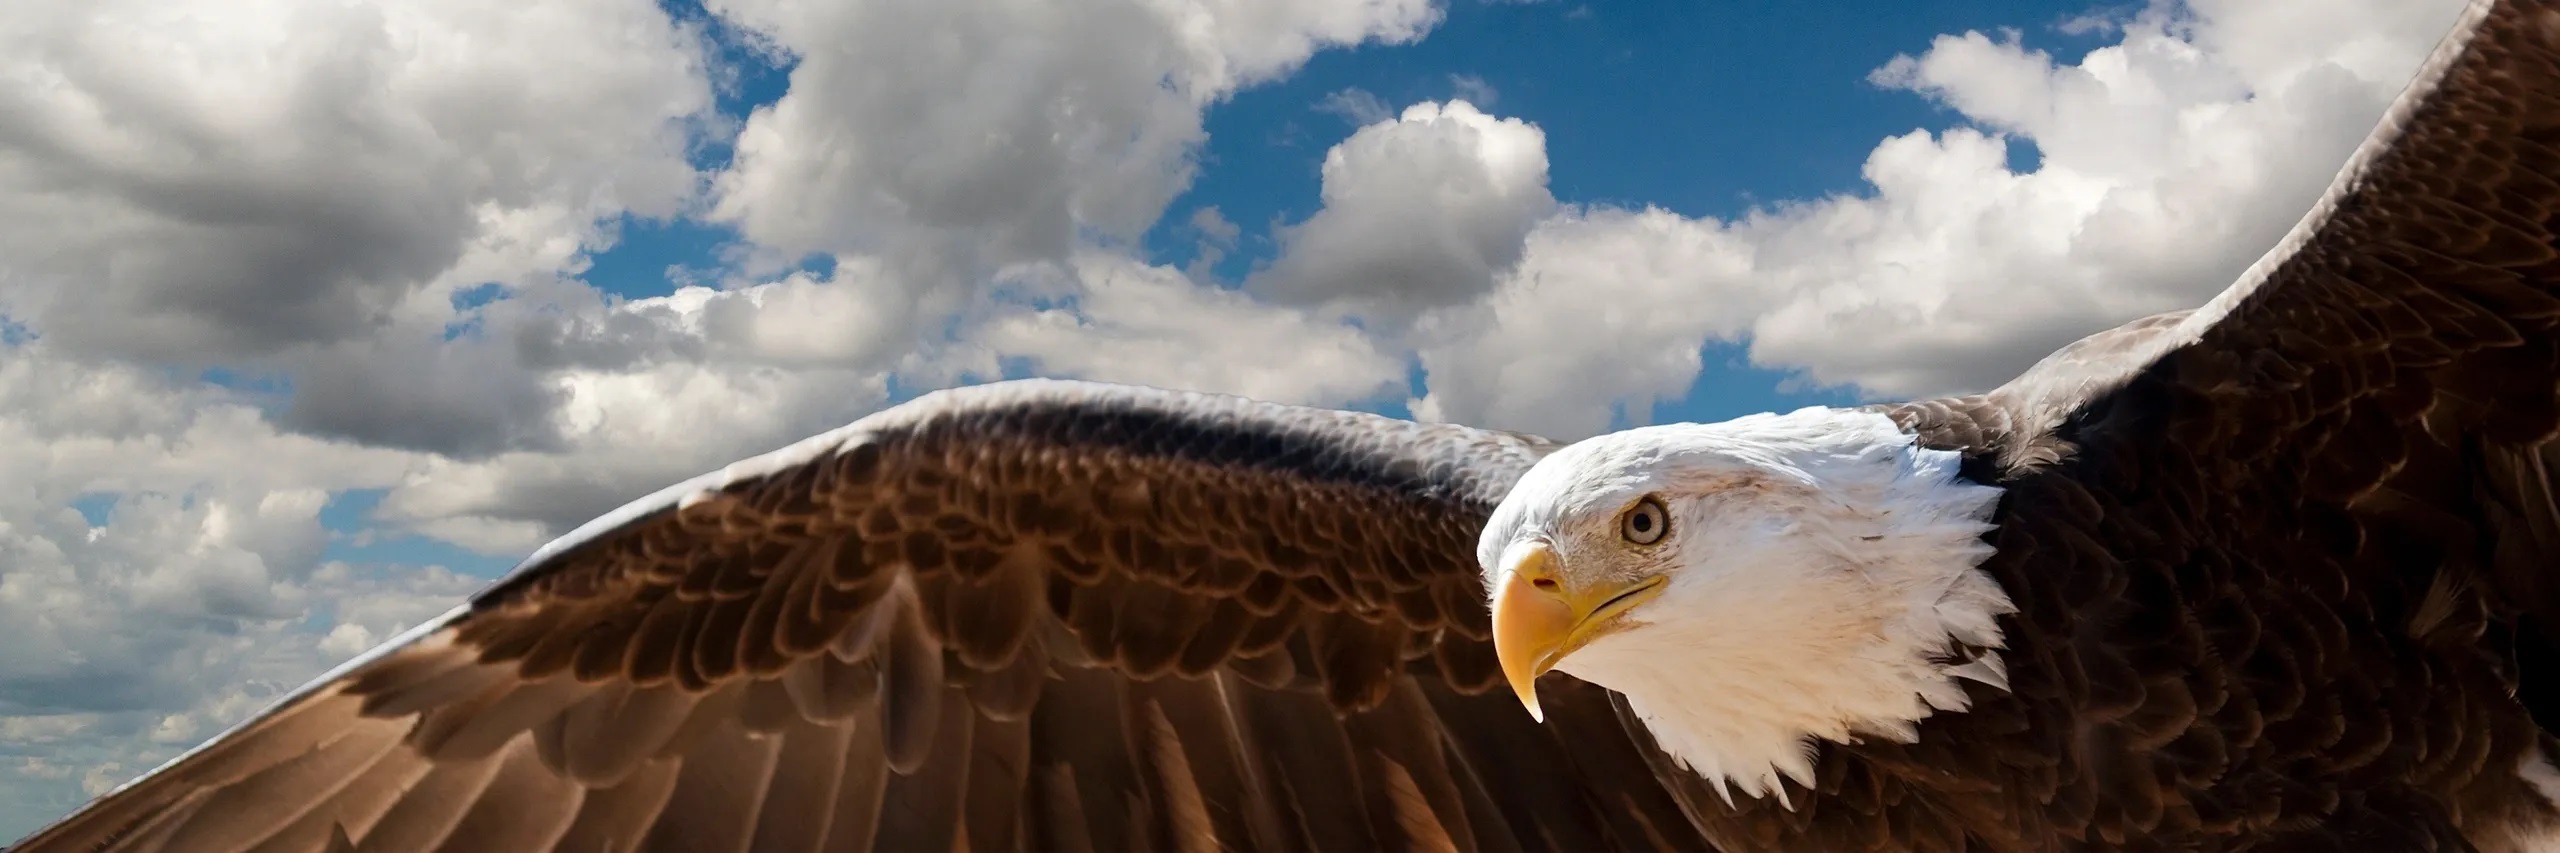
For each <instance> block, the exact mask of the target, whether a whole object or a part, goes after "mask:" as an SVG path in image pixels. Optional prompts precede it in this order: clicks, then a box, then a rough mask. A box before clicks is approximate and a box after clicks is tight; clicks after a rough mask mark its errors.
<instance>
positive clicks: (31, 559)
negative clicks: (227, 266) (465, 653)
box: [0, 343, 478, 837]
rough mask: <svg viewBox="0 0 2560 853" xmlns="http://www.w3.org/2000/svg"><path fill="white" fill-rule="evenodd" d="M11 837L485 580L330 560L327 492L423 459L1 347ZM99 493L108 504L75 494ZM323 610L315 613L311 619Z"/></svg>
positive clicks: (0, 526) (2, 750)
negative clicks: (354, 638) (335, 634)
mask: <svg viewBox="0 0 2560 853" xmlns="http://www.w3.org/2000/svg"><path fill="white" fill-rule="evenodd" d="M0 447H8V448H11V450H10V451H9V452H6V453H0V482H7V483H10V484H11V485H12V488H9V489H0V624H6V625H8V626H9V641H8V642H7V643H5V644H0V823H5V826H6V827H8V830H0V835H10V836H12V837H14V836H15V832H14V831H10V830H22V829H25V828H31V827H32V826H33V825H34V824H35V823H36V822H38V821H41V820H45V819H50V818H52V817H55V816H58V815H59V814H61V813H62V812H63V811H66V810H68V809H69V808H70V807H72V806H75V805H77V804H78V802H79V801H80V800H81V799H84V798H85V797H86V796H88V795H90V794H94V793H96V792H98V791H99V790H102V788H101V787H100V786H101V785H112V784H115V783H117V782H121V781H123V780H124V778H126V776H128V775H129V774H130V773H131V772H134V771H138V770H140V769H142V768H144V767H147V766H149V765H150V764H151V763H155V762H156V761H158V760H160V759H161V758H165V757H166V756H167V755H170V754H174V752H175V750H178V749H183V748H185V747H186V746H189V745H192V744H193V742H194V741H195V740H196V739H198V738H201V737H203V736H206V735H210V734H211V733H212V732H213V731H215V730H217V729H218V728H219V727H221V726H223V725H227V724H229V723H230V722H231V721H234V720H237V719H238V718H239V717H240V716H242V715H244V714H246V713H248V712H249V711H251V710H254V709H255V707H256V706H257V705H258V704H260V703H262V702H263V701H264V700H265V699H267V698H271V697H272V696H274V695H275V694H276V693H277V692H278V691H281V690H284V689H289V688H290V687H292V686H294V685H296V684H299V683H301V681H302V680H304V679H307V678H309V677H310V676H311V674H312V673H315V672H317V671H319V670H320V669H322V668H325V667H326V666H327V665H328V664H329V663H330V662H332V661H333V660H335V659H336V658H338V657H341V655H340V654H339V652H340V651H342V647H343V645H344V643H343V642H340V643H338V644H337V645H331V644H330V643H329V641H328V633H329V632H332V631H339V632H346V631H356V632H362V633H361V636H388V634H387V633H385V632H388V631H393V630H397V629H398V627H400V626H401V625H403V624H414V623H415V622H416V621H417V620H418V619H421V618H424V617H425V616H426V615H430V614H432V613H433V612H437V611H441V610H442V609H444V608H445V607H450V606H451V605H452V603H453V601H454V599H455V597H456V596H457V595H459V594H461V593H463V592H465V591H467V590H468V589H469V588H470V587H471V586H473V585H476V584H477V583H478V582H477V581H476V580H471V579H468V578H463V577H460V576H457V575H454V574H452V573H451V572H447V571H443V570H441V569H434V568H423V569H419V570H413V571H399V572H392V571H385V570H383V569H382V568H381V567H374V568H370V569H358V568H356V567H351V566H347V565H345V564H342V563H332V562H330V561H326V560H324V559H323V558H322V554H323V548H324V546H325V544H326V540H327V537H328V535H329V533H328V531H326V530H324V529H323V527H322V525H321V524H320V521H319V515H320V512H321V511H322V509H323V508H324V507H325V506H326V504H327V502H328V500H329V496H330V494H331V493H333V492H337V491H341V490H346V489H355V488H379V487H385V486H389V485H391V484H394V483H397V482H399V481H400V480H401V478H403V477H404V476H406V475H407V474H408V473H409V472H411V471H413V470H415V469H416V467H417V465H418V464H419V463H420V461H421V460H420V459H419V458H417V457H416V456H415V455H414V454H409V453H404V452H400V451H395V450H386V449H380V448H369V447H362V446H357V445H353V444H348V443H344V442H334V441H327V440H321V439H315V438H311V437H308V436H302V435H296V434H292V433H289V432H286V431H283V430H279V429H278V428H277V427H276V426H275V425H274V424H273V423H271V422H269V421H268V420H267V419H266V418H265V416H264V415H263V414H262V413H261V412H260V410H259V409H257V408H256V407H255V406H253V405H251V404H250V402H249V401H245V400H242V399H239V398H238V397H237V396H236V395H232V394H227V393H224V392H221V391H219V390H218V389H212V388H209V387H205V386H197V385H181V384H175V383H172V382H170V381H168V380H167V379H166V378H165V377H164V376H161V375H159V374H157V372H155V371H147V370H141V369H136V368H130V367H121V366H93V365H84V364H81V363H79V362H76V361H70V360H66V359H63V358H61V357H60V356H59V355H58V354H56V353H54V352H52V351H50V350H49V349H48V348H47V347H46V346H45V345H43V344H40V343H39V344H27V345H17V346H9V347H7V348H5V349H0ZM89 496H106V497H107V498H108V499H109V501H108V502H109V503H111V506H108V507H107V508H106V509H105V511H104V513H103V515H104V517H103V518H101V519H97V520H95V521H94V522H93V520H92V519H91V518H90V517H89V516H88V515H86V514H84V513H82V512H80V511H78V510H76V509H74V508H73V507H72V504H73V502H74V501H75V500H78V499H81V498H84V497H89ZM315 626H316V627H315Z"/></svg>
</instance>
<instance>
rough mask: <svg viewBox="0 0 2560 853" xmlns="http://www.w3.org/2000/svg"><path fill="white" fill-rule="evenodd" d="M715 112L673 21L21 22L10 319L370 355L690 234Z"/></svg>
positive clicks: (560, 7) (407, 0)
mask: <svg viewBox="0 0 2560 853" xmlns="http://www.w3.org/2000/svg"><path fill="white" fill-rule="evenodd" d="M710 103H711V100H710V88H709V83H708V81H707V79H706V78H705V76H704V73H703V69H702V67H701V60H700V57H699V51H698V46H697V44H696V40H695V38H694V37H693V36H692V35H691V34H689V33H688V32H686V31H684V30H681V29H678V28H676V27H675V26H673V25H672V24H671V23H670V22H669V21H668V20H667V19H666V16H665V15H664V13H662V12H661V11H659V10H658V9H657V7H656V6H655V5H654V4H653V3H651V2H649V0H567V2H557V3H520V2H512V0H384V2H375V3H365V4H346V3H339V2H334V0H238V2H231V0H224V2H189V3H169V2H160V1H159V0H101V2H77V3H41V2H40V3H35V4H32V5H30V4H24V3H21V4H14V5H13V6H12V8H11V12H10V14H8V15H6V16H0V256H5V257H7V258H8V259H9V260H8V261H7V265H8V272H9V274H8V280H9V281H10V282H11V283H10V285H9V286H8V287H7V288H5V289H0V313H6V314H8V315H10V316H11V317H13V318H16V319H17V320H19V321H21V322H27V323H31V324H33V325H36V326H38V327H39V328H41V330H42V331H43V333H44V334H45V335H46V337H47V338H48V339H49V340H51V341H52V342H53V343H54V345H56V346H58V347H61V348H62V349H63V350H64V351H66V352H71V353H80V354H91V355H99V354H104V355H114V356H121V357H135V358H143V359H151V360H166V361H181V362H189V363H205V362H209V361H217V360H222V359H234V358H242V357H251V356H262V355H272V354H276V353H280V352H284V351H287V350H290V349H291V348H293V347H294V346H296V345H300V344H326V343H332V342H338V341H345V340H350V339H356V338H361V337H363V336H365V335H367V334H368V333H370V332H373V331H375V330H378V329H381V328H383V327H385V326H386V325H388V324H389V323H390V322H391V320H392V319H393V318H394V317H395V316H396V315H398V314H400V313H402V312H404V311H413V310H416V309H417V308H419V307H420V306H423V307H425V308H427V309H429V310H444V309H443V308H442V306H443V293H444V292H446V291H449V290H450V289H451V288H452V287H457V286H470V285H473V284H477V283H479V282H480V281H484V280H494V281H500V282H509V283H512V282H514V281H516V280H517V279H519V278H521V277H523V276H525V275H527V274H536V273H546V272H549V271H551V270H556V269H559V268H560V267H561V266H562V265H563V264H564V263H566V262H568V260H569V258H570V256H572V255H573V254H574V253H575V252H576V251H577V250H578V249H579V248H580V247H582V246H586V245H591V244H593V243H594V242H595V240H596V239H597V226H596V221H597V220H598V219H599V218H601V217H610V216H613V215H616V214H618V213H621V212H623V211H632V212H636V213H641V214H650V215H669V214H673V213H676V212H678V210H679V205H680V204H681V203H682V202H683V201H684V199H685V198H686V197H688V195H690V194H691V192H692V191H693V187H694V183H695V180H696V178H695V174H694V171H693V169H692V168H691V167H690V166H689V165H687V163H686V162H685V159H684V154H685V146H686V144H687V139H688V127H689V126H690V123H691V122H693V121H695V120H696V119H697V118H698V117H699V116H700V115H701V113H702V112H703V111H704V110H706V109H708V108H709V106H710ZM429 291H433V292H429ZM421 295H423V296H425V297H426V298H425V299H424V300H422V301H421V300H414V299H413V297H418V296H421Z"/></svg>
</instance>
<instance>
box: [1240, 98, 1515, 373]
mask: <svg viewBox="0 0 2560 853" xmlns="http://www.w3.org/2000/svg"><path fill="white" fill-rule="evenodd" d="M1323 179H1324V191H1323V199H1324V208H1323V209H1322V210H1319V211H1317V212H1316V214H1315V215H1314V216H1311V217H1308V218H1307V220H1306V221H1305V222H1301V223H1298V224H1297V225H1294V226H1290V227H1288V228H1287V229H1285V230H1284V231H1283V232H1282V235H1283V240H1284V243H1285V246H1284V248H1283V250H1282V254H1281V256H1280V258H1279V259H1278V260H1276V261H1274V262H1273V263H1272V264H1271V266H1270V268H1269V269H1267V270H1264V271H1263V272H1261V273H1260V274H1257V275H1256V276H1254V278H1253V279H1252V280H1251V281H1249V282H1248V283H1247V285H1246V286H1247V288H1248V289H1251V290H1253V291H1254V292H1255V293H1257V294H1260V295H1263V296H1265V297H1267V298H1270V299H1272V300H1274V301H1279V302H1286V303H1292V304H1308V305H1326V306H1328V307H1329V308H1331V309H1334V310H1340V311H1346V312H1350V313H1354V314H1358V315H1361V316H1364V317H1367V318H1372V319H1378V320H1382V321H1384V322H1386V323H1387V324H1389V325H1396V324H1401V323H1403V322H1405V321H1407V320H1409V319H1410V318H1411V317H1412V316H1413V315H1414V314H1415V313H1417V312H1420V311H1422V310H1425V309H1428V308H1433V307H1439V306H1447V305H1457V304H1464V303H1466V302H1468V301H1470V300H1472V299H1474V298H1475V297H1477V296H1478V295H1480V294H1482V293H1483V292H1485V290H1486V289H1487V288H1489V287H1490V286H1491V284H1492V281H1493V276H1494V274H1495V273H1497V272H1499V271H1501V270H1503V269H1504V268H1507V267H1509V266H1511V265H1512V263H1513V262H1515V261H1517V260H1518V259H1519V257H1520V251H1521V240H1522V238H1523V237H1525V236H1527V235H1528V233H1529V229H1530V227H1531V226H1533V225H1534V224H1535V223H1536V222H1537V221H1538V218H1539V217H1541V216H1543V215H1545V214H1546V213H1547V212H1548V211H1549V210H1552V209H1553V208H1554V207H1555V197H1554V196H1552V195H1549V194H1548V192H1547V147H1546V134H1545V133H1543V132H1541V131H1540V130H1539V129H1538V128H1537V126H1536V125H1532V124H1529V123H1527V122H1523V121H1521V120H1519V119H1505V118H1495V117H1493V116H1488V115H1485V114H1484V113H1483V112H1481V111H1479V110H1477V109H1476V108H1475V106H1474V105H1472V104H1469V103H1467V102H1465V101H1451V102H1449V103H1447V104H1440V103H1433V102H1424V103H1420V104H1415V105H1413V106H1411V107H1407V108H1406V109H1405V111H1404V113H1403V114H1402V115H1400V116H1398V117H1397V119H1396V120H1395V121H1391V122H1379V123H1377V124H1372V125H1369V126H1367V127H1363V128H1361V129H1360V130H1358V131H1357V132H1354V133H1353V134H1351V138H1349V139H1346V140H1343V142H1342V144H1340V145H1336V146H1334V147H1333V149H1332V150H1330V151H1327V152H1325V157H1324V172H1323Z"/></svg>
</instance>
